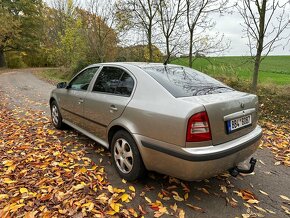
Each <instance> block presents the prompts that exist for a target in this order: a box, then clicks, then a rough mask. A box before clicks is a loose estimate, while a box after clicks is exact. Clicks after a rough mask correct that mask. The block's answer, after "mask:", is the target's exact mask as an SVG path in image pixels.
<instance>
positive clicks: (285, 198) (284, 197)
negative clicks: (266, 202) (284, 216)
mask: <svg viewBox="0 0 290 218" xmlns="http://www.w3.org/2000/svg"><path fill="white" fill-rule="evenodd" d="M279 196H280V198H282V199H283V200H286V201H290V199H289V198H288V197H286V196H285V195H279Z"/></svg>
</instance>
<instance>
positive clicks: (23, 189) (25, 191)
mask: <svg viewBox="0 0 290 218" xmlns="http://www.w3.org/2000/svg"><path fill="white" fill-rule="evenodd" d="M19 191H20V193H21V194H23V193H28V190H27V188H20V189H19Z"/></svg>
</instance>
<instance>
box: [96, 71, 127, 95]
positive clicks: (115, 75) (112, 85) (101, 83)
mask: <svg viewBox="0 0 290 218" xmlns="http://www.w3.org/2000/svg"><path fill="white" fill-rule="evenodd" d="M122 74H123V71H122V70H121V69H118V68H114V67H103V69H102V71H101V72H100V74H99V75H98V78H97V80H96V82H95V85H94V88H93V91H96V92H106V93H115V89H116V87H117V86H118V84H119V80H120V78H121V76H122Z"/></svg>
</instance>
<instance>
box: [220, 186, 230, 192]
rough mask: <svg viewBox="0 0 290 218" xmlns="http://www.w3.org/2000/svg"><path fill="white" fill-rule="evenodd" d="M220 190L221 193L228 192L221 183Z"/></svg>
mask: <svg viewBox="0 0 290 218" xmlns="http://www.w3.org/2000/svg"><path fill="white" fill-rule="evenodd" d="M221 191H222V192H223V193H228V190H227V187H225V186H224V185H221Z"/></svg>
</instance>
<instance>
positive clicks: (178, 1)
mask: <svg viewBox="0 0 290 218" xmlns="http://www.w3.org/2000/svg"><path fill="white" fill-rule="evenodd" d="M184 9H185V4H184V1H183V0H159V2H158V12H159V18H160V20H159V24H160V25H161V28H162V33H163V36H164V38H165V44H166V56H167V57H166V61H165V62H167V61H168V60H169V58H170V56H171V54H172V52H173V50H174V49H175V48H176V46H177V45H178V42H179V40H178V39H180V38H181V36H182V32H181V31H180V30H181V29H179V28H177V25H178V24H179V19H180V17H181V16H182V14H183V13H184ZM174 33H176V35H175V37H176V36H177V40H176V39H175V40H173V39H172V38H173V34H174ZM174 41H175V43H173V42H174Z"/></svg>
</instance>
